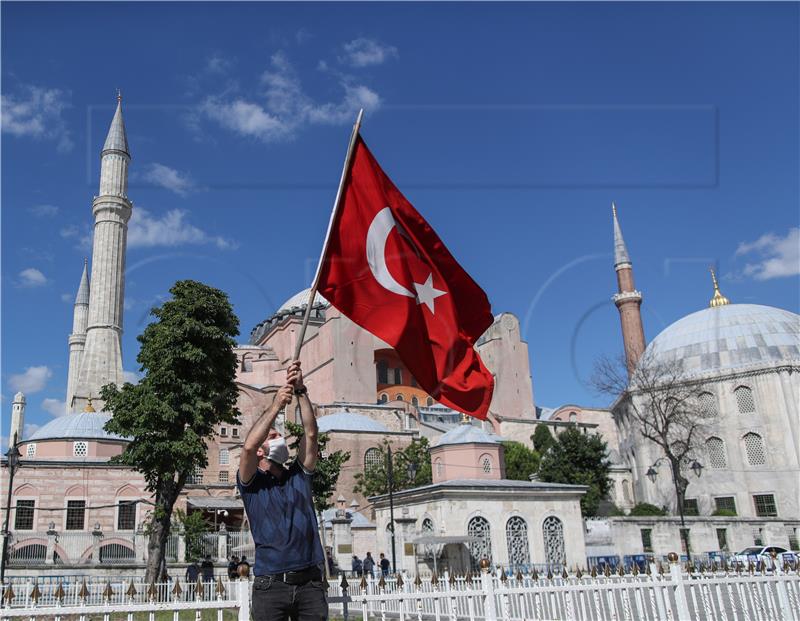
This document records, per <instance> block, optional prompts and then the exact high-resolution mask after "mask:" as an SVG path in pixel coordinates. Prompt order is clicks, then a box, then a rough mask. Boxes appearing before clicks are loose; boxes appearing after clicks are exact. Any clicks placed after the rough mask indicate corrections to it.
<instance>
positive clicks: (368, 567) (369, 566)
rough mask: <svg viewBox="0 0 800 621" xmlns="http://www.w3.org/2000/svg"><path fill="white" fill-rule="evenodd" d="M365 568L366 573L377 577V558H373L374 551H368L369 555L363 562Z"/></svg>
mask: <svg viewBox="0 0 800 621" xmlns="http://www.w3.org/2000/svg"><path fill="white" fill-rule="evenodd" d="M362 565H363V568H364V575H365V576H371V577H373V578H374V577H375V559H374V558H372V552H367V555H366V556H365V557H364V562H363V563H362Z"/></svg>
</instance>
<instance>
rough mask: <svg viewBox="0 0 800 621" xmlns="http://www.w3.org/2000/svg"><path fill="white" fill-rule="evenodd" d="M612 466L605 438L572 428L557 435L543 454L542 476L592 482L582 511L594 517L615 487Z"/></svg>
mask: <svg viewBox="0 0 800 621" xmlns="http://www.w3.org/2000/svg"><path fill="white" fill-rule="evenodd" d="M609 468H610V462H609V460H608V448H607V447H606V443H605V442H604V441H603V439H602V438H601V437H600V436H599V435H588V434H585V433H582V432H581V431H579V430H578V428H577V427H569V428H567V429H565V430H564V431H562V432H561V433H559V434H558V435H557V436H556V438H555V441H554V443H553V446H551V447H550V450H549V451H547V453H545V454H544V456H542V463H541V464H539V479H540V480H542V481H547V482H550V483H570V484H573V485H588V486H589V489H588V491H587V492H586V493H585V494H584V495H583V497H582V498H581V512H582V513H583V515H585V516H593V515H597V510H598V508H599V506H600V501H601V500H602V499H603V498H604V497H605V496H606V494H607V493H608V490H609V489H610V488H611V479H609V478H608V473H609Z"/></svg>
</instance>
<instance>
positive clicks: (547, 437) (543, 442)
mask: <svg viewBox="0 0 800 621" xmlns="http://www.w3.org/2000/svg"><path fill="white" fill-rule="evenodd" d="M531 441H532V442H533V448H534V450H535V451H536V452H537V453H539V455H544V454H545V453H546V452H547V449H549V448H550V447H551V446H553V443H554V442H555V440H554V439H553V434H552V433H550V430H549V429H548V428H547V425H536V429H535V430H534V432H533V435H532V436H531Z"/></svg>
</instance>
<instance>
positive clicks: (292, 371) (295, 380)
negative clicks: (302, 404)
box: [286, 360, 303, 390]
mask: <svg viewBox="0 0 800 621" xmlns="http://www.w3.org/2000/svg"><path fill="white" fill-rule="evenodd" d="M286 383H287V384H291V385H292V386H293V387H294V389H295V390H299V389H300V388H302V387H303V371H302V370H301V369H300V361H299V360H295V361H294V362H293V363H292V364H290V365H289V368H288V369H286Z"/></svg>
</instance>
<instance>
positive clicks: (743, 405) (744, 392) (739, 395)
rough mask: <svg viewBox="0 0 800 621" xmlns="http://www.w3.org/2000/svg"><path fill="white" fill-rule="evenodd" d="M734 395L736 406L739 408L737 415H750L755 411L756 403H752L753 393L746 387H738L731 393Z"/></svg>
mask: <svg viewBox="0 0 800 621" xmlns="http://www.w3.org/2000/svg"><path fill="white" fill-rule="evenodd" d="M733 394H734V395H736V405H737V406H738V407H739V414H752V413H753V412H755V411H756V403H755V401H753V391H752V390H750V388H748V387H747V386H739V387H738V388H737V389H736V390H734V391H733Z"/></svg>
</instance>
